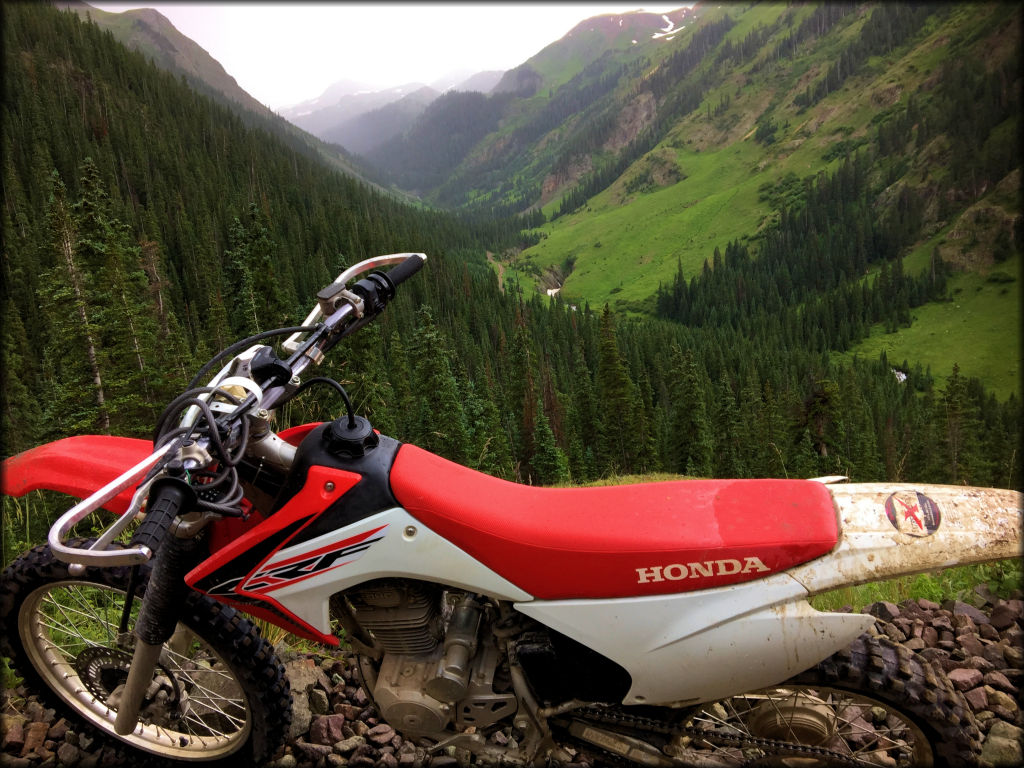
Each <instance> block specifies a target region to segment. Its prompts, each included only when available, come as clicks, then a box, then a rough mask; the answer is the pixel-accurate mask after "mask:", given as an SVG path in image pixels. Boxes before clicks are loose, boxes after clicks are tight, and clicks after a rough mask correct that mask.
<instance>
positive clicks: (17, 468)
mask: <svg viewBox="0 0 1024 768" xmlns="http://www.w3.org/2000/svg"><path fill="white" fill-rule="evenodd" d="M152 452H153V443H151V442H150V441H148V440H139V439H137V438H132V437H112V436H110V435H80V436H78V437H66V438H64V439H63V440H57V441H55V442H52V443H46V444H45V445H40V446H38V447H36V448H31V449H29V450H27V451H24V452H23V453H19V454H18V455H17V456H12V457H11V458H9V459H7V460H6V461H4V463H3V470H2V473H0V491H2V492H3V493H4V494H6V495H8V496H24V495H25V494H26V493H29V492H30V491H36V490H50V491H60V492H61V493H66V494H68V495H70V496H74V497H76V498H79V499H81V498H85V497H86V496H88V495H89V494H91V493H93V492H94V491H96V490H98V489H100V488H102V487H103V486H104V485H106V484H107V483H109V482H110V481H111V480H114V479H115V478H117V477H118V476H119V475H121V474H122V473H123V472H124V471H125V470H127V469H130V468H131V467H133V466H135V465H136V464H138V463H139V462H140V461H142V460H143V459H145V458H146V457H147V456H149V455H150V454H151V453H152ZM134 492H135V489H134V488H127V489H125V490H124V491H122V492H121V493H119V494H118V495H117V496H114V497H113V498H112V499H110V500H109V501H108V502H106V503H105V504H104V505H103V507H104V508H105V509H107V510H109V511H111V512H115V513H116V514H119V515H120V514H122V513H123V512H124V511H125V510H126V509H128V506H129V504H131V500H132V494H133V493H134Z"/></svg>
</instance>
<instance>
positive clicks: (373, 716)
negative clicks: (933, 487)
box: [0, 587, 1024, 768]
mask: <svg viewBox="0 0 1024 768" xmlns="http://www.w3.org/2000/svg"><path fill="white" fill-rule="evenodd" d="M974 597H975V598H976V599H975V600H974V603H975V604H974V605H972V604H971V603H967V602H963V601H948V602H946V603H943V604H942V605H941V606H940V605H938V604H936V603H933V602H930V601H928V600H916V601H905V602H903V603H901V604H899V605H895V604H892V603H886V602H879V603H874V604H873V605H871V606H869V607H867V608H865V609H864V610H865V612H870V613H871V614H872V615H874V616H875V618H876V619H877V621H876V623H875V631H876V632H877V633H879V634H884V635H886V636H888V637H889V638H891V639H892V640H893V641H895V642H897V643H902V644H903V645H905V646H906V647H907V648H909V649H910V650H912V651H914V652H916V653H917V654H918V655H919V656H920V657H921V658H923V659H926V660H928V661H930V662H933V663H935V664H938V665H939V666H941V667H942V668H943V669H945V670H946V673H947V674H948V675H949V678H950V680H951V681H952V683H953V685H954V686H956V687H957V688H958V689H959V690H961V691H963V693H964V697H965V698H966V700H967V702H968V704H969V705H970V707H971V708H972V709H973V710H974V713H975V717H976V718H977V720H978V724H979V726H980V728H981V730H982V732H983V736H984V741H983V752H982V766H984V768H1009V767H1010V766H1020V765H1022V764H1024V755H1022V751H1021V742H1022V736H1024V730H1022V726H1024V717H1022V713H1021V709H1020V706H1019V705H1018V699H1019V698H1020V696H1019V693H1020V687H1021V684H1022V680H1024V648H1022V646H1024V642H1022V641H1024V617H1022V616H1024V603H1022V601H1021V599H1020V597H1021V595H1019V594H1016V595H1014V596H1013V597H1014V598H1015V599H1010V600H1002V599H998V598H994V597H992V596H991V595H989V594H988V593H987V591H986V590H985V589H984V587H982V588H979V589H978V590H976V595H975V596H974ZM286 665H287V667H288V673H289V677H290V679H291V682H292V691H293V700H294V707H293V710H294V720H293V723H292V734H291V738H290V739H289V742H288V744H287V746H286V747H285V749H284V751H283V753H280V754H278V755H277V756H276V757H275V760H274V761H273V762H272V763H270V765H269V768H329V767H334V766H336V767H338V768H341V767H342V766H349V767H350V768H396V767H397V766H410V767H411V768H417V767H423V768H439V767H440V766H455V765H459V766H465V765H468V764H469V763H470V755H469V753H468V752H465V751H464V750H452V751H451V752H450V753H444V754H440V755H434V756H428V755H427V753H426V750H425V749H424V746H425V745H424V744H418V743H416V742H413V741H409V740H406V739H403V738H402V737H401V736H399V735H398V734H396V733H395V731H394V729H392V728H391V726H389V725H388V724H386V723H384V722H383V721H381V720H380V719H379V718H378V716H377V713H376V711H375V709H374V708H373V706H372V705H370V703H369V701H368V700H367V697H366V694H365V693H364V692H363V691H362V689H361V688H359V686H358V685H356V684H355V681H354V679H353V674H352V670H351V669H350V667H349V664H348V660H347V659H346V658H344V657H337V658H320V657H306V656H302V657H298V658H293V659H291V660H289V661H288V662H287V663H286ZM2 719H3V723H2V725H3V727H2V742H0V768H50V766H69V767H71V766H77V767H78V768H114V766H128V765H134V764H135V761H134V759H133V758H132V757H130V756H129V755H127V754H125V753H124V752H123V751H122V750H120V749H119V748H118V747H116V746H110V745H106V746H104V745H101V743H100V741H99V740H98V739H94V738H92V737H91V736H89V735H86V733H84V732H80V731H78V730H77V729H75V728H74V727H73V726H72V725H70V724H69V723H68V722H67V721H66V720H64V719H63V718H60V717H58V716H57V714H56V713H55V712H54V710H52V709H47V708H44V707H43V706H42V705H41V704H40V703H39V702H38V701H37V700H36V699H35V698H34V697H32V696H31V695H26V691H24V690H23V689H15V690H12V691H5V692H4V698H3V714H2ZM503 738H504V739H507V738H508V736H503V735H502V734H498V736H497V739H498V740H499V741H500V740H501V739H503ZM577 764H578V765H580V766H583V765H600V759H599V758H597V759H594V758H589V759H588V758H587V757H585V756H584V755H582V754H581V755H580V756H579V757H577Z"/></svg>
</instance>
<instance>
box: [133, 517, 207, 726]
mask: <svg viewBox="0 0 1024 768" xmlns="http://www.w3.org/2000/svg"><path fill="white" fill-rule="evenodd" d="M198 548H199V542H198V541H197V540H196V538H195V537H194V536H192V537H189V538H179V537H177V536H174V535H170V536H168V537H167V539H166V541H164V542H163V544H162V546H161V547H160V549H159V551H158V552H157V554H156V555H155V556H154V558H153V559H154V564H153V571H152V574H151V575H150V578H149V586H148V587H147V589H146V594H145V596H144V597H143V599H142V608H141V610H140V611H139V617H138V619H137V620H136V622H135V652H134V653H133V655H132V663H131V666H130V668H129V670H128V679H127V681H125V686H124V690H123V692H122V696H121V701H120V704H119V706H118V708H117V717H116V719H115V720H114V731H115V732H116V733H118V734H119V735H121V736H127V735H128V734H130V733H131V732H132V731H134V730H135V726H136V725H137V724H138V720H139V711H140V710H141V708H142V705H143V702H144V701H145V697H146V691H147V689H148V688H149V686H150V683H151V682H152V680H153V674H154V672H155V671H156V667H157V664H158V662H159V660H160V653H161V651H162V650H163V647H164V643H166V642H168V641H169V640H170V639H171V638H172V636H173V635H174V634H175V629H176V627H177V625H178V620H179V619H180V618H181V612H182V608H183V606H184V604H185V600H186V597H187V595H188V589H189V588H188V586H187V585H186V584H185V574H187V573H188V571H189V570H190V569H191V568H192V567H193V565H194V564H195V562H196V554H197V551H198Z"/></svg>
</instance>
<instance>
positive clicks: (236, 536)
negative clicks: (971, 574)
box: [0, 254, 1021, 766]
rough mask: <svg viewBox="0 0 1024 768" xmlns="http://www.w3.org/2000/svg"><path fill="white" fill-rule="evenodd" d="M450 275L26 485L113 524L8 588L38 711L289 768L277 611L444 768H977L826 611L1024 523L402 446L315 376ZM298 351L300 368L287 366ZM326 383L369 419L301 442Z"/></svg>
mask: <svg viewBox="0 0 1024 768" xmlns="http://www.w3.org/2000/svg"><path fill="white" fill-rule="evenodd" d="M425 259H426V257H425V256H424V255H423V254H395V255H390V256H382V257H379V258H376V259H370V260H367V261H364V262H362V263H360V264H357V265H355V266H353V267H351V268H350V269H348V270H346V271H345V272H343V273H342V274H341V275H339V277H338V278H337V280H335V281H334V282H333V283H332V284H331V285H329V286H327V287H326V288H324V289H323V290H321V291H320V292H319V294H318V304H317V306H316V307H315V308H314V309H313V311H312V312H311V313H310V315H309V317H307V318H306V320H305V322H304V323H303V325H302V326H296V327H292V328H284V329H278V330H275V331H270V332H267V333H263V334H259V335H257V336H254V337H251V338H249V339H245V340H243V341H241V342H239V343H238V344H235V345H232V346H231V347H229V348H228V349H226V350H224V351H223V352H222V353H220V354H219V355H218V356H216V357H215V358H214V359H213V360H211V361H210V362H209V363H207V365H206V366H204V367H203V369H201V370H200V371H199V373H198V374H197V376H196V378H195V379H194V380H193V382H192V383H191V384H190V385H189V388H188V389H187V391H185V392H184V393H182V394H181V395H180V396H179V397H177V398H176V399H175V400H174V401H173V402H171V403H170V404H169V405H168V406H167V408H166V409H165V410H164V412H163V414H162V416H161V417H160V419H159V423H158V424H157V427H156V436H155V439H154V441H153V442H152V443H151V442H149V441H145V440H138V439H127V438H119V437H110V436H79V437H71V438H67V439H63V440H58V441H56V442H53V443H50V444H47V445H43V446H40V447H37V448H34V449H32V450H29V451H27V452H25V453H23V454H20V455H18V456H16V457H13V458H11V459H9V460H8V461H7V462H6V463H5V464H4V472H3V491H4V492H5V493H7V494H11V495H23V494H25V493H27V492H29V491H30V490H33V489H38V488H44V489H51V490H56V491H61V492H64V493H68V494H71V495H74V496H76V497H78V498H83V497H84V500H83V501H81V502H80V503H78V504H77V505H75V506H74V507H72V508H71V509H70V510H69V511H68V512H67V513H65V514H64V515H63V516H62V517H61V518H60V519H59V520H58V521H57V522H56V523H55V524H54V526H53V528H52V529H51V530H50V533H49V537H48V544H47V545H46V546H41V547H37V548H35V549H33V550H31V551H30V552H28V553H26V554H25V555H23V556H22V557H21V558H19V559H18V560H16V561H15V562H14V563H13V564H12V565H11V566H10V567H8V568H7V570H6V571H5V572H4V574H3V579H2V589H0V621H2V624H3V626H4V630H3V635H2V650H3V653H4V654H5V655H7V656H9V657H10V658H11V659H12V660H13V663H14V665H15V667H16V669H17V670H19V672H20V674H21V675H23V676H24V678H25V680H26V683H27V684H28V685H29V686H30V687H34V688H35V689H37V690H41V691H49V692H50V693H52V694H53V695H54V698H55V701H56V702H57V703H58V704H60V705H63V707H64V709H65V710H69V711H70V713H71V714H72V715H73V716H76V717H77V718H78V719H79V720H81V721H84V722H85V723H87V724H88V725H91V726H93V727H94V728H95V729H96V730H98V731H99V732H101V733H102V734H104V735H105V736H106V737H109V738H116V739H119V740H121V741H122V742H125V743H127V744H128V745H130V746H131V747H133V748H135V749H137V750H138V751H139V752H141V753H142V756H143V757H147V758H149V759H152V758H153V757H154V756H155V757H156V758H158V759H166V760H174V761H193V762H223V763H224V764H230V765H234V764H238V763H240V762H242V761H244V760H250V761H254V762H255V763H257V764H258V763H259V762H261V761H266V760H267V759H269V758H270V757H271V756H272V755H273V754H274V751H275V749H277V748H278V746H279V745H280V743H281V742H282V740H283V739H284V737H285V735H286V732H287V728H288V723H289V719H290V707H291V698H290V689H289V683H288V681H287V679H286V678H285V675H284V668H283V666H282V664H281V663H280V661H279V660H278V658H277V656H276V655H275V652H274V649H273V648H272V647H271V646H270V645H269V643H267V642H266V641H265V640H264V639H263V638H262V637H261V636H260V634H259V632H258V631H257V630H256V629H255V628H254V625H253V624H252V622H251V621H250V620H249V619H248V618H246V616H245V615H244V614H248V615H249V616H255V617H259V618H262V619H265V620H267V621H269V622H272V623H273V624H275V625H278V626H280V627H283V628H284V629H286V630H288V631H289V632H291V633H293V634H294V635H297V636H299V637H301V638H306V639H308V640H313V641H317V642H320V643H323V644H325V645H327V646H332V647H338V646H339V643H340V636H341V635H343V636H344V641H345V642H346V643H347V644H348V645H349V647H350V648H351V651H352V652H353V654H354V658H355V660H356V661H355V662H354V663H355V664H356V666H357V669H358V674H359V678H360V680H361V684H362V685H363V686H364V688H365V691H366V692H367V694H368V695H369V697H370V698H371V699H372V701H373V703H374V705H375V707H376V709H377V710H378V711H379V714H380V716H381V717H383V718H384V719H385V720H386V721H387V722H388V723H390V724H391V725H392V726H393V727H394V728H395V729H397V731H399V732H400V733H401V734H403V735H404V736H405V737H408V738H411V739H417V740H418V743H420V744H431V745H432V746H430V748H429V749H430V752H431V753H432V754H433V753H439V752H443V751H444V750H447V749H449V748H451V747H457V748H460V749H463V750H468V751H469V753H472V754H473V755H475V756H476V759H477V760H478V761H479V762H481V763H482V764H490V765H524V766H525V765H558V764H560V763H565V762H569V761H570V760H571V759H572V755H573V754H574V750H579V749H581V748H582V749H590V750H591V751H592V752H594V753H595V754H599V755H601V757H600V758H599V759H598V764H639V765H646V766H678V765H705V766H729V765H751V764H757V765H762V764H775V765H801V766H803V765H896V766H908V765H932V764H954V765H956V764H972V763H974V762H976V760H977V757H978V752H979V744H980V736H979V731H978V728H977V725H976V722H975V720H974V717H973V715H972V714H971V710H970V709H969V707H968V706H967V705H966V703H965V701H964V699H963V697H962V696H961V694H960V693H959V692H958V691H957V690H955V689H954V688H953V687H952V686H951V685H950V682H949V680H948V679H947V678H946V677H945V675H944V674H943V672H942V670H941V668H939V667H937V666H933V665H931V664H929V663H928V662H926V661H925V660H924V659H921V658H919V657H917V656H916V655H915V654H913V653H912V652H911V651H909V650H908V649H906V648H905V647H903V646H900V645H896V644H894V643H892V642H891V641H889V640H888V639H887V638H885V637H883V636H879V635H878V634H877V633H872V632H870V631H869V630H872V629H873V623H874V617H872V616H870V615H861V614H851V613H825V612H819V611H817V610H814V609H813V608H812V607H811V606H810V604H809V603H808V598H809V596H811V595H814V594H817V593H820V592H824V591H826V590H831V589H835V588H838V587H842V586H847V585H853V584H856V583H862V582H866V581H869V580H878V579H886V578H891V577H894V576H897V575H900V574H907V573H914V572H921V571H928V570H934V569H938V568H941V567H944V566H949V565H954V564H958V563H968V562H977V561H982V560H990V559H996V558H1004V557H1015V556H1018V555H1019V554H1020V536H1019V531H1020V527H1021V517H1020V511H1019V510H1020V507H1021V496H1020V494H1018V493H1016V492H1012V491H1001V490H994V489H978V488H967V487H951V486H931V485H928V486H926V485H913V484H900V485H889V484H842V483H840V482H837V481H838V480H840V478H818V479H816V480H685V481H671V482H658V483H647V484H640V485H629V486H612V487H599V488H569V489H566V488H554V489H553V488H539V487H530V486H524V485H518V484H514V483H510V482H506V481H503V480H500V479H496V478H493V477H489V476H487V475H484V474H481V473H479V472H476V471H473V470H471V469H468V468H465V467H463V466H460V465H457V464H454V463H452V462H449V461H447V460H445V459H443V458H441V457H439V456H436V455H433V454H431V453H428V452H426V451H424V450H421V449H419V448H417V447H415V446H413V445H409V444H402V443H399V442H398V441H396V440H394V439H391V438H389V437H387V436H385V435H382V434H379V433H378V432H377V431H376V430H374V429H373V427H372V426H371V424H370V423H369V422H368V421H367V420H366V419H365V418H363V417H361V416H359V415H357V414H356V413H354V411H353V408H352V405H351V402H350V400H349V398H348V396H347V394H346V393H345V391H344V388H343V387H341V386H340V384H338V383H337V382H336V381H333V380H331V379H328V378H323V377H313V378H309V379H307V380H306V381H305V382H303V381H302V380H301V378H300V377H301V375H302V374H303V373H304V372H305V371H306V370H307V369H309V368H310V367H312V366H313V365H316V364H318V363H319V362H320V361H322V360H323V358H324V356H325V354H326V353H327V352H328V351H329V350H330V349H331V348H333V347H334V346H335V345H336V344H337V343H338V342H339V341H340V340H341V339H343V338H345V337H346V336H348V335H350V334H352V333H354V332H355V331H357V330H358V329H359V328H361V327H363V326H365V325H366V324H367V323H369V322H371V321H372V320H373V319H374V318H375V317H376V316H377V315H379V314H380V313H381V312H382V311H383V310H384V308H385V306H386V304H387V303H388V301H390V300H391V298H393V296H394V295H395V290H396V287H397V286H398V285H399V284H401V283H402V282H403V281H404V280H406V279H407V278H409V277H410V276H412V275H413V274H414V273H416V272H417V271H418V270H419V269H420V268H421V266H422V265H423V263H424V261H425ZM392 265H394V266H393V268H392V269H390V270H389V271H387V272H384V271H381V270H380V269H378V268H380V267H386V266H392ZM357 278H358V279H357ZM353 281H356V282H355V283H354V285H352V286H351V287H349V284H350V283H352V282H353ZM285 335H287V336H288V339H287V340H286V341H285V342H284V343H283V344H282V347H283V350H284V352H283V354H284V355H287V356H286V357H281V356H279V355H278V354H277V353H275V351H274V349H273V348H272V347H271V346H267V345H265V344H262V343H260V342H262V341H264V340H267V339H271V338H273V337H275V336H278V337H280V336H285ZM224 360H227V362H226V363H223V361H224ZM222 363H223V367H222V368H220V370H219V372H217V373H216V374H215V375H214V376H213V378H212V379H211V380H210V381H209V383H207V384H206V385H203V386H199V385H198V384H199V382H200V381H201V380H202V379H203V377H204V376H206V375H208V374H209V373H210V372H211V371H213V370H214V369H215V368H216V366H217V365H219V364H222ZM314 385H317V386H327V387H330V388H332V389H334V390H335V391H336V392H337V393H338V395H339V396H341V398H342V400H343V401H344V402H345V413H344V415H342V416H341V417H340V418H338V419H336V420H335V421H331V422H325V423H319V424H307V425H304V426H300V427H295V428H290V429H286V430H282V431H281V432H280V434H278V433H276V432H275V431H274V429H273V417H274V413H275V410H276V409H278V408H280V407H281V406H282V405H284V404H285V403H287V402H288V401H290V400H292V399H293V398H296V397H298V396H300V395H301V394H302V393H303V392H305V391H307V389H308V388H309V387H311V386H314ZM438 418H439V419H443V418H444V414H438ZM101 507H102V508H104V509H106V510H108V511H111V512H114V513H116V514H117V515H119V516H118V517H117V518H116V521H115V522H114V523H113V524H112V525H110V527H109V528H107V529H105V530H104V532H103V533H102V535H100V536H98V538H95V539H90V540H82V539H68V538H67V537H68V535H69V532H70V531H71V529H72V528H73V527H74V526H75V525H76V524H77V523H79V522H80V521H82V520H83V519H84V518H85V517H86V516H87V515H89V514H90V513H92V512H94V511H96V510H98V509H100V508H101ZM138 519H141V522H140V523H139V524H138V525H137V527H136V528H135V529H134V532H133V533H132V534H131V538H130V542H129V543H127V544H125V543H120V541H119V540H120V539H127V538H128V533H129V531H130V530H131V529H130V528H129V525H130V524H132V521H134V520H138ZM243 764H244V763H243Z"/></svg>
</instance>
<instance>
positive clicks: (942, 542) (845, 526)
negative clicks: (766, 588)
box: [787, 483, 1022, 594]
mask: <svg viewBox="0 0 1024 768" xmlns="http://www.w3.org/2000/svg"><path fill="white" fill-rule="evenodd" d="M829 490H830V491H831V492H832V498H833V499H834V500H835V504H836V508H837V510H838V514H839V526H840V534H839V543H838V545H837V546H836V548H835V549H834V550H833V551H832V552H830V553H829V554H827V555H824V556H822V557H819V558H818V559H816V560H814V561H812V562H810V563H806V564H804V565H801V566H797V567H796V568H792V569H790V570H789V571H787V573H789V575H790V576H792V577H793V578H794V579H796V580H797V581H798V582H800V583H801V584H803V585H804V586H805V587H806V588H807V590H808V592H810V593H811V594H815V593H818V592H824V591H826V590H829V589H836V588H838V587H847V586H853V585H855V584H862V583H864V582H868V581H878V580H881V579H891V578H895V577H897V576H902V575H906V574H912V573H921V572H924V571H934V570H937V569H939V568H946V567H948V566H953V565H966V564H969V563H980V562H985V561H989V560H999V559H1003V558H1010V557H1020V556H1021V521H1022V516H1021V504H1022V496H1021V494H1020V493H1018V492H1017V491H1007V490H1001V489H996V488H970V487H967V486H956V485H909V484H892V483H853V484H849V485H829Z"/></svg>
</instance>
